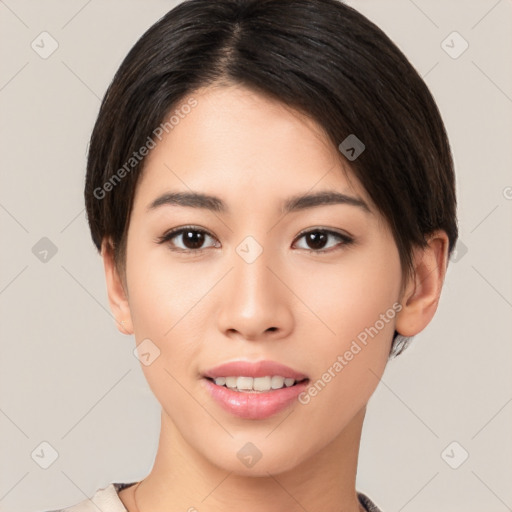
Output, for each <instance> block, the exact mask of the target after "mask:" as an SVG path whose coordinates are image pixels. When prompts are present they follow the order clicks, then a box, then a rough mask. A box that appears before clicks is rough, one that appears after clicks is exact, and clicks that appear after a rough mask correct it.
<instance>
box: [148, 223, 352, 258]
mask: <svg viewBox="0 0 512 512" xmlns="http://www.w3.org/2000/svg"><path fill="white" fill-rule="evenodd" d="M187 231H193V232H195V233H201V234H203V235H207V236H209V237H210V238H213V239H215V237H214V236H213V235H211V234H210V233H209V232H208V231H206V230H204V229H201V228H198V227H196V226H184V227H181V228H176V229H173V230H171V231H168V232H167V233H165V234H163V235H162V236H160V237H158V238H157V239H156V242H157V243H158V244H163V243H166V242H170V241H171V240H172V239H173V238H175V237H177V236H179V235H181V234H183V233H185V232H187ZM310 233H323V234H326V235H333V236H334V237H336V238H338V239H339V240H341V242H342V243H341V247H343V246H345V247H346V246H349V245H351V244H353V243H354V241H355V240H354V238H352V237H350V236H348V235H345V234H342V233H338V232H336V231H332V230H330V229H325V228H314V229H309V230H307V231H303V232H302V233H299V235H298V236H297V239H296V240H299V239H301V238H302V237H304V236H305V235H308V234H310ZM341 247H340V246H339V245H338V246H335V247H334V248H332V247H331V248H329V249H318V250H316V249H302V250H303V251H306V252H308V253H315V254H326V253H330V252H333V251H336V250H340V249H341ZM169 248H170V249H171V251H173V252H177V253H182V254H189V253H195V254H200V253H202V252H203V251H205V250H207V249H208V248H205V249H176V248H173V247H171V244H170V243H169Z"/></svg>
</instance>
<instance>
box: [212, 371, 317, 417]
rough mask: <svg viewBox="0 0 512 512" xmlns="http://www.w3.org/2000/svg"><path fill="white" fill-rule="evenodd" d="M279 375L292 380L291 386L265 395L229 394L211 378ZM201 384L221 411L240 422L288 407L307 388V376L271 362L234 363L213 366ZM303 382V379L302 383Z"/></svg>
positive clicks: (226, 389)
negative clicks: (294, 382)
mask: <svg viewBox="0 0 512 512" xmlns="http://www.w3.org/2000/svg"><path fill="white" fill-rule="evenodd" d="M267 375H268V376H273V375H280V376H281V377H285V378H291V379H295V380H296V381H302V382H297V383H296V384H294V385H293V386H290V387H283V388H281V389H273V390H271V391H268V392H243V391H233V390H231V389H228V388H226V387H224V386H217V385H216V384H215V382H213V381H212V380H211V379H215V378H216V377H231V376H235V377H238V376H245V377H265V376H267ZM204 377H205V378H203V379H202V383H203V384H204V386H205V387H206V390H207V391H208V393H209V394H210V396H211V397H212V398H213V399H214V400H215V402H217V403H218V404H219V405H220V406H221V407H222V408H223V409H224V410H225V411H227V412H229V413H231V414H233V415H235V416H238V417H239V418H244V419H251V420H257V419H265V418H269V417H270V416H273V415H274V414H277V413H278V412H280V411H282V410H284V409H286V408H287V407H289V406H290V405H291V404H292V403H293V402H294V401H295V400H296V399H297V397H298V395H300V393H302V392H303V391H304V390H305V389H306V386H307V385H308V380H307V376H306V375H304V374H303V373H300V372H297V371H295V370H293V369H292V368H290V367H288V366H284V365H282V364H280V363H276V362H273V361H259V362H256V363H250V362H247V361H234V362H231V363H225V364H222V365H220V366H216V367H215V368H212V369H210V370H208V371H206V372H205V373H204ZM304 379H306V380H304Z"/></svg>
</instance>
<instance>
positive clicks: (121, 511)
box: [45, 482, 135, 512]
mask: <svg viewBox="0 0 512 512" xmlns="http://www.w3.org/2000/svg"><path fill="white" fill-rule="evenodd" d="M134 483H135V482H132V483H111V484H109V485H107V486H106V487H103V488H101V489H98V490H97V491H96V492H95V493H94V495H93V496H92V497H91V498H86V499H85V500H83V501H80V502H79V503H76V504H75V505H71V506H69V507H66V508H60V509H58V510H47V511H45V512H98V510H101V512H127V511H126V508H125V507H124V505H123V502H122V501H121V499H120V498H119V494H118V492H119V491H120V490H122V489H124V488H125V487H128V486H130V485H133V484H134Z"/></svg>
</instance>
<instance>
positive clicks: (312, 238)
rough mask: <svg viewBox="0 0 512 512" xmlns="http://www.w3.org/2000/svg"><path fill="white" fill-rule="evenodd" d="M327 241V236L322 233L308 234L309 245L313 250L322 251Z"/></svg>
mask: <svg viewBox="0 0 512 512" xmlns="http://www.w3.org/2000/svg"><path fill="white" fill-rule="evenodd" d="M326 241H327V234H326V233H322V232H320V231H315V232H314V233H308V245H309V246H310V247H311V248H312V249H322V248H323V247H324V245H325V243H326Z"/></svg>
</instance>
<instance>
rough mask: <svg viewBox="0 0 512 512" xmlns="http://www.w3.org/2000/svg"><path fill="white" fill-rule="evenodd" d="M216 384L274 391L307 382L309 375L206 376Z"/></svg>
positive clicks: (240, 389) (243, 390)
mask: <svg viewBox="0 0 512 512" xmlns="http://www.w3.org/2000/svg"><path fill="white" fill-rule="evenodd" d="M205 379H206V380H208V381H210V382H211V383H213V384H214V385H215V386H219V387H223V388H226V389H230V390H231V391H235V392H238V393H272V392H275V391H278V390H281V389H284V388H291V387H293V386H297V385H298V384H302V383H304V384H307V382H309V379H308V378H307V377H305V378H300V379H294V378H291V377H283V376H282V375H266V376H263V377H247V376H229V377H216V378H212V377H205Z"/></svg>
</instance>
